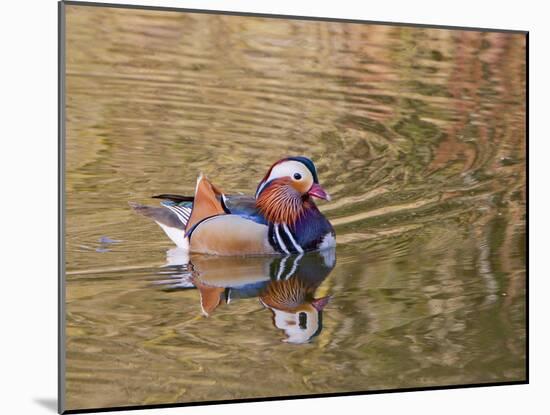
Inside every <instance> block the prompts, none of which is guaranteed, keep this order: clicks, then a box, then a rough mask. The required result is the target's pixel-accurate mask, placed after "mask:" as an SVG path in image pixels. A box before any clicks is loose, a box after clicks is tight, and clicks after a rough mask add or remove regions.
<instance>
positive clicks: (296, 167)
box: [266, 160, 313, 183]
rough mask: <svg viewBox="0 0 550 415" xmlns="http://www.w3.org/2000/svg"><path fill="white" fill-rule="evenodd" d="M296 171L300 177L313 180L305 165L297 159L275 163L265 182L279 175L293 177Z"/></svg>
mask: <svg viewBox="0 0 550 415" xmlns="http://www.w3.org/2000/svg"><path fill="white" fill-rule="evenodd" d="M296 173H298V174H300V175H301V176H302V177H301V179H310V180H311V181H313V175H312V174H311V172H310V171H309V170H308V168H307V167H306V166H304V165H303V164H302V163H300V162H299V161H295V160H288V161H284V162H282V163H281V164H277V165H276V166H275V167H273V169H271V173H270V175H269V177H268V178H267V180H266V183H267V182H270V181H271V180H274V179H278V178H281V177H292V178H294V175H295V174H296Z"/></svg>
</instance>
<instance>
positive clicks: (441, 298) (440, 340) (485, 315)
mask: <svg viewBox="0 0 550 415" xmlns="http://www.w3.org/2000/svg"><path fill="white" fill-rule="evenodd" d="M66 47H67V53H66V57H67V62H66V68H67V76H66V86H67V91H66V103H67V106H66V115H67V119H66V129H67V138H66V160H67V166H66V190H67V198H66V199H67V208H66V224H67V226H66V228H67V233H66V269H67V276H66V297H67V341H66V349H67V363H66V366H67V368H66V397H67V405H66V406H67V409H81V408H93V407H106V406H124V405H139V404H158V403H173V402H191V401H204V400H220V399H237V398H255V397H266V396H289V395H301V394H318V393H329V392H347V391H366V390H379V389H388V388H407V387H419V386H433V385H455V384H468V383H486V382H500V381H517V380H523V379H525V376H526V373H525V342H526V337H525V278H526V273H525V261H526V259H525V256H526V253H525V214H526V211H525V39H524V37H523V36H522V35H519V34H510V33H508V34H503V33H481V32H475V31H471V32H460V31H449V30H439V29H418V28H405V27H391V26H377V25H358V24H344V23H328V22H312V21H298V20H270V19H265V18H251V17H236V16H215V15H203V14H181V13H172V12H158V11H140V10H130V9H113V8H109V9H102V8H96V7H79V6H67V43H66ZM288 155H307V156H309V157H310V158H312V159H313V160H314V161H315V163H316V165H317V168H318V171H319V176H320V181H321V184H322V185H323V186H324V187H325V188H326V189H327V190H328V191H329V192H330V193H331V195H332V197H333V199H332V201H331V202H329V203H326V202H321V203H319V206H320V209H321V210H322V211H323V212H324V213H325V214H326V215H327V217H328V218H329V219H330V220H331V222H332V223H333V225H334V227H335V230H336V233H337V243H338V245H337V248H336V250H335V252H330V253H328V254H326V255H325V256H323V255H319V254H312V255H311V254H310V255H309V256H306V257H304V258H296V257H290V258H288V259H281V258H278V259H274V258H269V259H265V258H264V259H237V260H232V261H230V262H224V261H223V260H220V259H212V258H211V259H208V258H206V259H205V258H201V257H200V256H199V257H197V258H190V259H189V258H187V257H185V255H184V254H183V253H181V252H178V251H177V250H174V249H173V248H174V247H173V245H172V243H171V241H170V240H168V238H167V237H166V236H165V235H164V233H163V232H162V231H161V230H160V228H158V227H157V225H155V224H154V223H152V222H150V221H148V220H147V219H146V218H143V217H140V216H137V215H135V214H134V213H133V212H132V211H131V209H129V207H128V204H127V202H128V201H136V202H141V203H151V204H155V203H157V201H156V200H151V199H149V197H150V196H151V195H154V194H158V193H181V194H190V193H192V192H193V189H194V184H195V179H196V176H197V175H198V173H199V172H204V173H205V174H206V175H208V176H209V178H210V179H211V180H212V181H213V182H215V183H216V184H219V185H220V186H221V187H222V189H224V190H225V191H226V192H228V193H239V192H242V193H252V192H253V191H254V190H255V188H256V185H257V183H258V182H259V180H260V179H261V178H262V177H263V175H264V174H265V172H266V170H267V168H268V167H269V166H270V165H271V164H272V163H273V162H274V161H276V160H277V159H279V158H281V157H284V156H288ZM327 255H328V259H327ZM188 260H191V265H189V264H188ZM283 260H285V261H286V262H285V263H284V264H281V263H282V262H283ZM294 264H296V269H295V270H294V271H292V266H293V265H294ZM270 287H271V288H270ZM269 290H271V291H269ZM277 290H279V291H277ZM281 290H283V291H285V290H286V291H285V292H291V293H293V295H295V297H293V301H294V303H292V304H290V305H291V306H292V307H290V305H289V304H287V303H286V302H285V301H286V300H285V301H283V302H285V304H283V305H280V304H279V305H277V304H275V306H274V305H273V304H271V303H269V304H271V306H269V305H268V304H267V303H266V301H267V302H269V298H268V299H267V300H266V296H268V297H269V295H271V296H274V295H276V293H277V292H280V291H281ZM329 297H330V299H329V300H328V303H326V301H322V300H320V299H328V298H329ZM284 299H286V297H285V298H284ZM317 300H319V301H321V302H317V303H316V304H317V305H319V304H321V307H319V308H321V309H322V311H318V310H317V309H316V308H315V307H314V306H313V304H314V302H315V301H317ZM277 307H279V308H277ZM285 307H286V308H285ZM300 307H301V308H300ZM304 307H305V308H304ZM298 308H299V309H298ZM301 312H302V313H304V314H306V317H305V318H304V316H303V315H300V313H301ZM293 319H294V320H293ZM293 321H294V323H293ZM304 322H305V323H304Z"/></svg>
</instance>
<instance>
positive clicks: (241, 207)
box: [153, 194, 267, 225]
mask: <svg viewBox="0 0 550 415" xmlns="http://www.w3.org/2000/svg"><path fill="white" fill-rule="evenodd" d="M153 198H155V199H163V200H164V202H162V204H163V205H164V206H174V205H178V206H190V205H189V204H190V203H191V204H192V203H193V202H194V200H195V197H194V196H184V195H176V194H162V195H156V196H153ZM216 199H217V200H218V201H219V202H220V204H221V206H222V209H224V211H225V213H231V214H233V215H238V216H242V217H244V218H246V219H250V220H252V221H254V222H257V223H261V224H263V225H265V224H267V221H266V219H265V218H264V216H263V215H262V214H261V213H260V211H259V210H258V208H257V207H256V199H255V198H254V196H250V195H222V194H217V195H216Z"/></svg>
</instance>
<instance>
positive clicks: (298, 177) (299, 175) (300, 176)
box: [294, 173, 302, 180]
mask: <svg viewBox="0 0 550 415" xmlns="http://www.w3.org/2000/svg"><path fill="white" fill-rule="evenodd" d="M301 178H302V175H301V174H300V173H294V179H296V180H300V179H301Z"/></svg>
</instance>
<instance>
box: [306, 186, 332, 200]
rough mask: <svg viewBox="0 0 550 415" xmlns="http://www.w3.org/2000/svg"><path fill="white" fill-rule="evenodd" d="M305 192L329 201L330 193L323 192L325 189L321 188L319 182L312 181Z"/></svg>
mask: <svg viewBox="0 0 550 415" xmlns="http://www.w3.org/2000/svg"><path fill="white" fill-rule="evenodd" d="M307 194H308V195H310V196H314V197H318V198H319V199H324V200H328V201H330V195H329V194H328V193H327V192H325V189H323V188H322V187H321V185H320V184H319V183H313V186H311V189H309V192H307Z"/></svg>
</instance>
